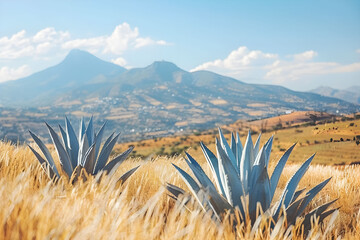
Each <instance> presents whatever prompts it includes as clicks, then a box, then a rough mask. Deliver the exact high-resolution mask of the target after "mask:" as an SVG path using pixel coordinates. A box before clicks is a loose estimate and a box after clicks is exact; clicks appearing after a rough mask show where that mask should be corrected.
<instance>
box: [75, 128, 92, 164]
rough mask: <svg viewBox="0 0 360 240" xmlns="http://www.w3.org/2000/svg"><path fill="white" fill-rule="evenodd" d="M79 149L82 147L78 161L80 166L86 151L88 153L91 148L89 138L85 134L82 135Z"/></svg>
mask: <svg viewBox="0 0 360 240" xmlns="http://www.w3.org/2000/svg"><path fill="white" fill-rule="evenodd" d="M79 149H80V150H79V154H78V162H77V165H78V166H80V165H82V164H83V162H84V156H85V153H86V152H87V150H88V149H89V142H88V138H87V137H86V135H83V136H82V139H81V143H80V146H79Z"/></svg>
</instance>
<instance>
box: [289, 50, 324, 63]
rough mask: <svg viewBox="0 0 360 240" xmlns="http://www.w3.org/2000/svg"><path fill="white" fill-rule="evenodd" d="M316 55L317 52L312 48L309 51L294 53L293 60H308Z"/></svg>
mask: <svg viewBox="0 0 360 240" xmlns="http://www.w3.org/2000/svg"><path fill="white" fill-rule="evenodd" d="M317 55H318V54H317V52H315V51H313V50H310V51H306V52H303V53H299V54H295V55H294V60H295V61H301V62H303V61H308V60H311V59H313V58H314V57H316V56H317Z"/></svg>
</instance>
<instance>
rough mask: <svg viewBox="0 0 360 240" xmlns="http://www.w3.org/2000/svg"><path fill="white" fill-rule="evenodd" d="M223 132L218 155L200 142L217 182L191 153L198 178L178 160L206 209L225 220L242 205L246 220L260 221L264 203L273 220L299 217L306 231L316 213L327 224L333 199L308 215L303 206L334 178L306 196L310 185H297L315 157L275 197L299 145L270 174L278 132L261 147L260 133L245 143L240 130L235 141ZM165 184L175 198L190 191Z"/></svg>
mask: <svg viewBox="0 0 360 240" xmlns="http://www.w3.org/2000/svg"><path fill="white" fill-rule="evenodd" d="M219 136H220V140H218V139H217V138H216V139H215V144H216V151H217V156H215V154H214V153H212V152H211V151H210V150H209V149H208V148H207V147H206V146H205V145H204V144H203V143H200V144H201V148H202V151H203V154H204V156H205V158H206V160H207V163H208V164H209V166H210V169H211V173H212V175H213V179H214V180H215V183H213V182H212V181H211V180H210V178H209V177H208V176H207V175H206V174H205V172H204V170H203V169H202V168H201V166H200V165H199V164H198V163H197V162H196V160H195V159H194V158H192V157H191V156H190V154H188V153H186V158H185V161H186V163H187V165H188V166H189V168H190V169H191V171H192V173H193V175H194V176H195V178H193V177H192V176H190V175H189V174H188V173H187V172H185V171H184V170H183V169H181V168H180V167H178V166H176V165H175V164H173V165H174V167H175V168H176V169H177V170H178V172H179V173H180V175H181V177H182V179H183V180H184V182H185V183H186V185H187V187H188V188H189V190H190V191H191V196H193V197H194V198H195V199H196V200H197V202H198V203H199V205H200V206H201V208H202V209H203V210H204V211H206V212H208V211H210V212H212V214H213V216H214V217H215V218H216V219H218V220H220V221H222V220H223V217H224V216H225V213H227V212H228V211H230V212H232V213H234V212H235V209H236V208H237V209H238V210H239V212H240V215H241V218H242V220H243V221H245V220H246V218H247V217H249V218H250V220H251V223H252V224H254V222H255V221H256V219H259V216H260V212H259V211H258V210H259V206H261V210H262V211H263V212H264V213H265V215H266V216H269V219H271V220H272V221H274V222H277V221H278V220H279V219H284V217H283V216H284V215H285V216H286V221H287V225H288V226H289V225H293V224H295V222H296V220H297V218H298V217H300V216H303V217H304V220H303V224H304V226H305V230H308V229H309V228H310V226H311V219H312V217H317V218H318V220H319V222H322V221H323V219H324V218H325V217H327V216H328V215H330V214H332V213H333V212H334V211H335V210H336V209H331V210H327V209H328V207H329V206H330V205H331V204H332V203H333V202H334V201H331V202H328V203H325V204H324V205H322V206H319V207H318V208H316V209H314V210H312V211H310V212H309V213H307V214H305V215H304V210H305V208H306V207H307V206H308V204H309V203H310V201H311V200H312V199H313V198H314V197H315V196H316V195H317V194H318V193H319V192H320V190H321V189H323V188H324V187H325V185H326V184H327V183H328V182H329V181H330V178H329V179H326V180H325V181H323V182H321V183H320V184H318V185H317V186H315V187H313V188H312V189H310V190H309V191H307V192H306V193H305V194H303V193H304V192H305V189H301V190H297V186H298V184H299V182H300V180H301V178H302V177H303V176H304V174H305V172H306V171H307V169H308V167H309V165H310V163H311V161H312V160H313V158H314V155H312V156H311V157H310V158H309V159H307V160H306V161H305V162H304V163H303V164H302V165H301V166H300V168H299V169H298V170H297V171H296V172H295V173H294V175H293V176H292V177H291V178H290V179H289V181H288V182H287V184H286V187H285V189H284V190H283V192H282V194H281V197H280V199H278V200H277V201H274V199H273V198H274V194H275V190H276V187H277V185H278V182H279V179H280V176H281V173H282V171H283V169H284V166H285V164H286V162H287V160H288V159H289V156H290V154H291V152H292V150H293V149H294V147H295V144H294V145H292V146H291V147H290V148H289V149H288V150H287V151H286V152H285V153H284V155H283V156H282V157H281V158H280V160H279V162H278V163H277V165H276V167H275V169H274V171H273V173H272V175H271V177H269V174H268V165H269V159H270V153H271V148H272V143H273V136H272V137H270V139H269V140H268V141H267V142H266V143H265V145H264V146H263V147H262V148H261V149H260V138H261V134H260V135H259V137H258V139H257V141H256V143H255V145H254V144H253V142H252V139H251V135H250V131H249V134H248V136H247V139H246V143H245V145H244V146H243V145H242V143H241V141H240V138H239V134H238V133H237V134H236V137H235V136H234V134H231V144H230V145H229V144H228V142H227V141H226V139H225V137H224V135H223V133H222V131H221V129H220V128H219ZM166 187H167V189H168V191H169V192H170V193H171V197H173V198H174V199H179V197H180V196H183V195H184V194H186V192H185V191H184V190H183V189H181V188H179V187H177V186H174V185H172V184H169V183H168V184H167V186H166ZM272 226H274V224H272Z"/></svg>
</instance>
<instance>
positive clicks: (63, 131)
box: [59, 125, 70, 154]
mask: <svg viewBox="0 0 360 240" xmlns="http://www.w3.org/2000/svg"><path fill="white" fill-rule="evenodd" d="M59 129H60V133H61V138H62V140H63V144H64V147H65V149H66V151H67V153H68V154H70V150H69V147H68V146H69V145H68V142H67V137H66V132H65V130H64V129H63V128H62V127H61V126H60V125H59Z"/></svg>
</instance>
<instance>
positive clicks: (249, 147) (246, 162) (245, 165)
mask: <svg viewBox="0 0 360 240" xmlns="http://www.w3.org/2000/svg"><path fill="white" fill-rule="evenodd" d="M254 161H255V159H254V146H253V142H252V139H251V135H250V131H249V132H248V136H247V139H246V142H245V146H244V150H243V153H242V155H241V161H240V179H241V182H242V183H243V186H244V191H245V193H248V185H249V183H248V179H249V177H250V174H251V167H252V166H253V164H254Z"/></svg>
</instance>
